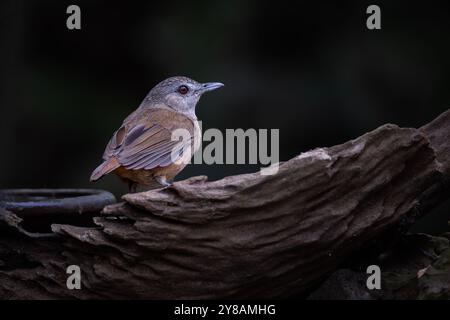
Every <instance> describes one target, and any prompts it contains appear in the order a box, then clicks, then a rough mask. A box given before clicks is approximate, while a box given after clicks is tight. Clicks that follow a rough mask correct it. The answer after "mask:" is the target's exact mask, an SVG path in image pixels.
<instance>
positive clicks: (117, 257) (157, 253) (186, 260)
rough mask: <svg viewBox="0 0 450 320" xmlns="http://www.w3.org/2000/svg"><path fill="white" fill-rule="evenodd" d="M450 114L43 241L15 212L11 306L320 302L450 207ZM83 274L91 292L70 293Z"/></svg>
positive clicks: (131, 199) (120, 212)
mask: <svg viewBox="0 0 450 320" xmlns="http://www.w3.org/2000/svg"><path fill="white" fill-rule="evenodd" d="M449 137H450V112H446V113H444V114H443V115H441V116H440V117H439V118H437V119H436V120H434V121H433V122H431V123H430V124H428V125H426V126H424V127H422V128H420V129H412V128H399V127H397V126H395V125H390V124H389V125H384V126H382V127H380V128H378V129H376V130H374V131H372V132H370V133H367V134H365V135H363V136H361V137H359V138H357V139H355V140H352V141H349V142H347V143H344V144H342V145H338V146H334V147H331V148H321V149H316V150H312V151H310V152H306V153H303V154H300V155H299V156H297V157H295V158H293V159H291V160H289V161H287V162H284V163H283V164H282V165H281V166H280V169H279V172H278V173H277V174H276V175H273V176H263V175H260V174H259V173H253V174H245V175H237V176H230V177H226V178H224V179H222V180H219V181H213V182H208V181H207V179H206V177H194V178H191V179H188V180H184V181H180V182H176V183H175V184H174V185H173V187H171V188H168V189H165V190H153V191H148V192H144V193H137V194H127V195H125V196H124V197H123V199H124V201H125V202H123V203H119V204H115V205H110V206H107V207H106V208H105V209H104V210H103V213H102V214H101V216H98V217H96V218H94V221H95V223H96V224H97V225H98V226H99V228H86V227H75V226H71V225H53V226H52V231H53V233H55V234H57V235H58V237H57V238H56V239H55V238H52V237H50V238H48V239H47V238H39V239H36V238H35V237H34V236H33V234H30V233H26V232H24V230H23V229H22V228H21V227H20V225H21V224H20V223H21V222H20V219H19V218H18V217H17V216H16V215H15V214H13V213H11V212H3V213H2V214H1V215H0V217H1V218H2V220H3V223H2V228H3V229H2V230H5V231H8V232H4V231H2V233H1V237H0V298H70V297H74V298H82V299H86V298H152V299H153V298H154V299H170V298H173V299H204V298H250V297H251V298H281V297H288V296H293V295H296V294H302V293H305V292H306V291H308V290H310V289H311V288H312V286H313V285H314V284H316V283H317V281H318V280H319V279H321V278H322V277H323V276H324V275H326V274H329V273H330V272H331V271H333V270H336V268H337V267H338V266H339V264H340V263H342V262H343V261H345V259H347V258H348V257H349V256H350V255H351V254H352V253H354V252H356V251H357V250H359V249H361V248H362V247H363V246H365V245H367V244H368V243H370V241H371V240H373V239H376V238H378V237H380V236H382V235H383V234H384V233H385V231H387V230H392V229H393V228H398V227H399V226H400V225H402V224H406V225H409V224H411V223H413V222H414V221H415V220H416V219H417V217H419V216H421V215H423V214H426V213H427V212H429V210H430V209H431V208H433V207H434V206H435V205H436V204H438V203H440V202H442V201H443V200H444V199H446V198H448V197H449V196H450V192H449V188H448V178H449V176H450V142H449V141H450V140H449ZM72 264H75V265H79V266H80V268H81V270H82V289H81V290H68V289H67V287H66V279H67V274H66V268H67V266H69V265H72Z"/></svg>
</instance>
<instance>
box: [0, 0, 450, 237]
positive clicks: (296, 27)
mask: <svg viewBox="0 0 450 320" xmlns="http://www.w3.org/2000/svg"><path fill="white" fill-rule="evenodd" d="M393 2H395V3H393ZM373 3H375V4H378V5H380V7H381V9H382V30H379V31H369V30H367V28H366V27H365V21H366V17H367V15H366V13H365V11H366V8H367V6H368V5H369V4H373ZM70 4H77V5H79V6H80V7H81V10H82V29H81V30H80V31H69V30H67V28H66V18H67V16H68V15H67V14H66V8H67V6H68V5H70ZM449 16H450V4H449V3H448V1H439V2H438V1H434V2H432V1H427V2H426V3H421V4H414V3H413V2H407V1H390V2H388V1H385V2H384V1H377V2H365V1H355V2H353V3H352V2H348V1H335V2H329V3H326V2H323V1H297V2H296V3H295V4H294V3H292V2H290V1H289V2H283V1H276V2H275V1H272V2H261V1H238V0H233V1H159V2H155V1H143V2H135V1H126V2H115V3H110V2H109V1H76V2H72V1H2V2H1V3H0V23H1V25H0V34H1V37H0V68H1V69H0V81H1V82H0V84H1V87H0V90H1V91H0V92H1V96H0V108H1V109H0V137H1V141H2V147H1V157H0V168H1V169H0V187H1V188H13V187H52V188H53V187H55V188H56V187H95V188H104V189H108V190H111V191H113V192H114V193H116V194H118V195H119V194H121V193H124V192H125V191H126V187H125V186H123V185H122V184H121V183H120V181H119V180H118V179H116V178H115V177H113V176H108V177H106V178H105V179H103V180H102V181H100V182H99V183H98V184H95V185H91V184H90V183H89V181H88V179H89V175H90V173H91V171H92V170H93V168H95V166H96V165H98V164H99V162H100V159H101V154H102V152H103V149H104V147H105V144H106V142H107V140H108V139H109V138H110V136H111V134H112V132H113V131H114V130H115V129H117V128H118V126H119V125H120V123H121V121H122V120H123V118H124V117H125V116H126V115H127V114H129V113H130V112H131V111H133V110H134V109H135V108H136V107H137V106H138V104H139V103H140V102H141V100H142V99H143V97H144V96H145V95H146V93H147V92H148V90H149V89H150V88H151V87H152V86H153V85H155V84H156V83H157V82H159V81H161V80H163V79H164V78H167V77H169V76H173V75H187V76H190V77H192V78H194V79H196V80H198V81H221V82H223V83H225V84H226V87H225V88H224V89H222V90H220V91H217V92H214V93H212V94H210V95H208V96H205V97H204V98H203V99H202V101H201V102H200V104H199V105H198V108H197V115H198V117H199V118H200V119H201V120H203V127H204V128H205V129H206V128H209V127H214V128H220V129H225V128H244V129H245V128H279V129H280V152H281V153H280V157H281V160H287V159H289V158H291V157H293V156H295V155H296V154H298V153H300V152H303V151H307V150H309V149H312V148H315V147H322V146H331V145H334V144H338V143H342V142H345V141H346V140H348V139H352V138H355V137H357V136H358V135H361V134H363V133H364V132H367V131H370V130H372V129H374V128H376V127H377V126H379V125H381V124H384V123H387V122H391V123H396V124H399V125H401V126H407V127H417V126H420V125H422V124H424V123H426V122H428V121H430V120H431V119H433V118H434V117H436V116H437V115H438V114H439V113H441V112H443V111H445V110H446V109H447V108H448V107H449V106H450V93H449V85H450V73H449V70H450V59H449V57H450V44H449V43H450V42H449V35H450V19H449ZM257 168H258V166H242V165H241V166H237V165H235V166H225V165H214V166H207V165H195V166H189V167H188V168H186V169H185V171H183V172H182V174H180V176H178V179H181V178H185V177H189V176H192V175H198V174H206V175H208V176H209V177H210V178H211V179H218V178H221V177H223V176H226V175H230V174H236V173H241V172H252V171H255V170H256V169H257ZM449 207H450V205H449V204H447V205H446V206H444V207H442V208H441V209H440V210H437V212H436V214H435V215H434V216H432V217H431V218H429V220H430V221H431V222H429V223H423V224H422V227H423V228H424V230H426V231H429V230H431V231H444V230H446V229H447V225H446V220H448V217H449V214H448V213H449V211H450V208H449Z"/></svg>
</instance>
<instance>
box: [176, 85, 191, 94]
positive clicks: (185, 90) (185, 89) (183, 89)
mask: <svg viewBox="0 0 450 320" xmlns="http://www.w3.org/2000/svg"><path fill="white" fill-rule="evenodd" d="M188 91H189V88H188V87H187V86H179V87H178V92H179V93H181V94H186V93H188Z"/></svg>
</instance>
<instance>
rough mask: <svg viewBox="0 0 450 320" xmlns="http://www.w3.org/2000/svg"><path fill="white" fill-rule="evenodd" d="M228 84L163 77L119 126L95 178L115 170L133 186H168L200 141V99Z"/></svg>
mask: <svg viewBox="0 0 450 320" xmlns="http://www.w3.org/2000/svg"><path fill="white" fill-rule="evenodd" d="M223 86H224V84H223V83H220V82H207V83H199V82H197V81H195V80H193V79H190V78H188V77H184V76H176V77H171V78H168V79H166V80H163V81H161V82H160V83H158V84H157V85H156V86H154V87H153V88H152V89H151V90H150V92H149V93H148V94H147V95H146V97H145V98H144V100H143V101H142V102H141V104H140V105H139V107H138V108H137V109H136V110H135V111H133V112H132V113H131V114H130V115H129V116H128V117H126V118H125V120H124V121H123V123H122V125H121V126H120V128H119V129H118V130H117V131H115V132H114V134H113V135H112V137H111V139H110V140H109V142H108V144H107V146H106V149H105V151H104V153H103V162H102V163H101V164H100V165H99V166H98V167H97V168H96V169H95V170H94V171H93V172H92V174H91V177H90V181H91V182H94V181H97V180H99V179H100V178H102V177H103V176H105V175H106V174H109V173H111V172H113V173H115V174H116V175H117V176H119V178H121V179H122V180H123V181H124V182H126V183H128V187H129V192H136V190H137V189H138V188H142V189H144V190H149V189H156V188H167V187H169V186H170V185H171V184H172V182H173V179H174V178H175V176H176V175H177V174H178V173H179V172H180V171H181V170H183V169H184V167H185V166H186V165H187V163H188V162H189V160H190V159H191V157H192V155H193V154H194V153H195V152H196V151H197V150H198V148H199V146H200V144H201V143H200V142H201V130H200V127H199V124H198V119H197V116H196V114H195V107H196V105H197V103H198V102H199V100H200V98H201V96H202V95H203V94H204V93H206V92H209V91H212V90H215V89H218V88H221V87H223ZM183 132H184V133H185V136H183V135H182V133H183ZM175 133H177V134H176V135H175ZM186 133H187V134H186ZM186 136H187V138H186Z"/></svg>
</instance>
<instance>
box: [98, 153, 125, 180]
mask: <svg viewBox="0 0 450 320" xmlns="http://www.w3.org/2000/svg"><path fill="white" fill-rule="evenodd" d="M118 167H120V163H119V162H118V161H117V159H116V158H114V157H112V158H109V159H108V160H106V161H105V162H103V163H102V164H101V165H99V166H98V167H97V168H96V169H95V170H94V172H92V174H91V181H97V180H98V179H100V178H101V177H103V176H104V175H105V174H108V173H110V172H112V171H114V170H116V169H117V168H118Z"/></svg>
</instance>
